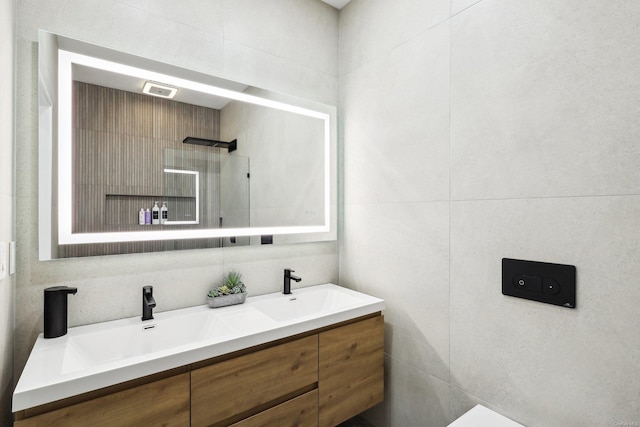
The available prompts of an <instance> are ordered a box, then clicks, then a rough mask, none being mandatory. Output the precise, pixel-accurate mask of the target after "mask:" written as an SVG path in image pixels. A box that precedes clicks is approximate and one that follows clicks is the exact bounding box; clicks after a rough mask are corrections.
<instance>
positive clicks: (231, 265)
mask: <svg viewBox="0 0 640 427" xmlns="http://www.w3.org/2000/svg"><path fill="white" fill-rule="evenodd" d="M17 16H18V40H17V43H18V44H17V55H18V60H17V65H18V75H19V76H20V78H19V79H18V83H17V115H16V117H17V135H18V140H19V143H18V144H17V168H16V180H17V194H18V197H17V238H18V243H19V245H20V251H19V257H18V277H19V280H18V282H17V290H16V293H17V295H16V298H17V302H16V307H17V312H16V352H15V354H16V357H15V370H16V372H17V373H18V374H19V373H20V371H21V370H22V368H23V366H24V363H25V362H26V358H27V356H28V353H29V351H30V349H31V346H32V345H33V342H34V340H35V337H36V335H37V333H39V332H40V331H41V330H42V311H43V307H42V303H43V298H42V292H43V289H44V288H46V287H48V286H54V285H70V286H77V287H78V294H77V295H75V296H72V297H71V298H70V299H69V324H70V326H76V325H81V324H87V323H92V322H97V321H104V320H111V319H117V318H123V317H129V316H136V315H139V311H140V292H141V287H142V286H143V285H145V284H152V285H154V296H155V299H156V301H157V304H158V306H157V309H156V310H157V311H166V310H170V309H175V308H179V307H186V306H193V305H199V304H203V303H205V300H204V298H205V295H206V291H207V289H208V288H209V287H210V286H211V285H212V284H214V283H216V282H217V281H218V280H219V279H220V278H221V276H222V274H223V272H224V271H227V270H230V269H237V270H239V271H240V272H242V273H243V274H244V278H245V283H246V284H247V287H248V291H249V293H250V294H253V295H257V294H262V293H267V292H276V291H278V290H280V288H281V286H282V274H283V269H284V268H285V267H293V268H295V269H296V271H297V272H298V273H300V276H301V277H302V278H303V282H302V283H300V285H301V286H302V285H305V286H308V285H313V284H317V283H323V282H328V281H336V280H337V276H338V270H337V243H336V242H323V243H308V244H300V245H288V246H287V245H281V246H276V245H274V246H272V247H243V248H229V249H210V250H193V251H177V252H170V253H149V254H136V255H126V256H107V257H92V258H82V259H68V260H56V261H47V262H40V261H38V253H37V191H38V188H37V182H38V180H37V178H38V170H37V167H38V165H37V146H38V141H37V134H38V133H37V130H38V126H37V111H38V109H37V79H36V77H37V61H36V59H37V56H36V55H37V49H36V44H35V43H36V41H37V30H38V29H39V28H42V29H45V30H48V31H51V32H57V33H59V34H62V35H66V36H68V37H72V38H77V39H81V40H84V41H87V42H90V43H95V44H99V45H103V46H106V47H109V48H112V49H118V50H122V51H126V52H129V53H133V54H137V55H140V56H144V57H149V58H153V59H156V60H159V61H163V62H167V63H170V64H174V65H179V66H182V67H185V68H191V69H194V70H197V71H201V72H205V73H210V74H216V75H219V76H221V77H223V78H229V79H234V80H238V81H241V82H243V83H246V84H249V85H255V86H258V87H263V88H266V89H269V90H272V91H276V92H283V93H288V94H290V95H294V96H299V97H303V98H308V99H312V100H314V101H319V102H323V103H327V104H333V105H337V92H338V79H337V75H338V58H337V52H338V38H337V37H338V36H337V34H338V14H337V11H336V10H335V9H333V8H331V7H330V6H328V5H326V4H324V3H322V2H319V1H317V0H302V1H301V0H276V1H270V2H264V1H261V0H234V1H228V0H217V1H211V0H192V1H185V2H180V4H179V6H178V5H176V4H175V2H173V1H169V0H162V1H153V2H146V1H138V0H119V1H111V2H104V1H100V0H71V1H68V0H53V1H38V0H21V1H20V2H18V5H17ZM292 34H295V35H296V37H291V35H292Z"/></svg>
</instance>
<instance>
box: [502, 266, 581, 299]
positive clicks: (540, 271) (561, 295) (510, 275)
mask: <svg viewBox="0 0 640 427" xmlns="http://www.w3.org/2000/svg"><path fill="white" fill-rule="evenodd" d="M502 294H503V295H509V296H512V297H518V298H525V299H530V300H533V301H539V302H546V303H547V304H554V305H559V306H562V307H568V308H576V267H575V266H573V265H567V264H552V263H549V262H538V261H525V260H520V259H511V258H502Z"/></svg>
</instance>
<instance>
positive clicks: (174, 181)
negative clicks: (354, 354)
mask: <svg viewBox="0 0 640 427" xmlns="http://www.w3.org/2000/svg"><path fill="white" fill-rule="evenodd" d="M39 107H40V135H39V139H40V154H39V156H40V157H39V161H40V180H39V183H40V190H39V193H40V194H39V198H40V208H39V209H40V212H39V219H40V227H39V228H40V236H39V241H40V259H54V258H65V257H76V256H92V255H105V254H119V253H134V252H148V251H164V250H178V249H192V248H210V247H231V246H242V245H259V244H271V243H291V242H304V241H320V240H334V239H335V238H336V191H335V188H336V157H335V156H336V151H335V147H336V111H335V108H334V107H331V106H327V105H323V104H319V103H315V102H311V101H308V100H303V99H299V98H294V97H291V96H286V95H283V94H277V93H274V92H270V91H268V90H265V89H260V88H256V87H252V86H247V85H244V84H241V83H238V82H234V81H230V80H225V79H221V78H218V77H215V76H210V75H205V74H201V73H198V72H194V71H191V70H187V69H184V68H179V67H176V66H173V65H169V64H164V63H160V62H157V61H154V60H152V59H147V58H141V57H138V56H133V55H130V54H126V53H123V52H118V51H114V50H110V49H107V48H103V47H99V46H95V45H91V44H88V43H84V42H80V41H77V40H73V39H69V38H66V37H62V36H59V35H55V34H52V33H48V32H44V31H41V33H40V37H39Z"/></svg>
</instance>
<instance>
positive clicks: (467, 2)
mask: <svg viewBox="0 0 640 427" xmlns="http://www.w3.org/2000/svg"><path fill="white" fill-rule="evenodd" d="M481 1H482V0H451V15H452V16H453V15H455V14H457V13H460V12H462V11H463V10H465V9H467V8H468V7H471V6H473V5H474V4H476V3H479V2H481Z"/></svg>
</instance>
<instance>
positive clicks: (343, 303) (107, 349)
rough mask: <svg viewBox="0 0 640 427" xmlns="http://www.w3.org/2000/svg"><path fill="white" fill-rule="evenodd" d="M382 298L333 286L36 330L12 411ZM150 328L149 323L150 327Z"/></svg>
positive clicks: (340, 315) (273, 335)
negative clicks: (62, 330) (61, 330)
mask: <svg viewBox="0 0 640 427" xmlns="http://www.w3.org/2000/svg"><path fill="white" fill-rule="evenodd" d="M384 307H385V304H384V300H381V299H379V298H375V297H372V296H369V295H365V294H362V293H360V292H356V291H353V290H350V289H347V288H343V287H340V286H337V285H334V284H324V285H317V286H310V287H305V288H298V289H294V290H293V294H292V295H283V294H282V293H280V292H278V293H273V294H267V295H260V296H255V297H248V298H247V301H246V302H245V303H244V304H241V305H234V306H229V307H224V308H216V309H211V308H209V307H208V306H207V305H203V306H197V307H191V308H186V309H181V310H173V311H167V312H162V313H154V318H155V319H154V320H149V321H144V322H143V321H142V320H141V319H140V317H133V318H129V319H122V320H115V321H111V322H104V323H98V324H93V325H86V326H79V327H75V328H69V331H68V333H67V335H64V336H62V337H59V338H53V339H45V338H44V337H43V335H42V334H40V335H39V336H38V339H37V340H36V343H35V345H34V347H33V349H32V350H31V354H30V355H29V359H28V360H27V364H26V366H25V368H24V371H23V372H22V375H21V376H20V379H19V380H18V384H17V386H16V389H15V391H14V393H13V411H14V412H17V411H21V410H23V409H27V408H31V407H34V406H38V405H42V404H45V403H49V402H53V401H56V400H60V399H64V398H67V397H71V396H75V395H78V394H82V393H86V392H89V391H93V390H97V389H100V388H103V387H108V386H111V385H114V384H118V383H121V382H125V381H129V380H133V379H136V378H141V377H144V376H147V375H151V374H155V373H158V372H162V371H166V370H168V369H173V368H177V367H180V366H184V365H188V364H190V363H195V362H198V361H202V360H206V359H209V358H212V357H216V356H220V355H223V354H227V353H231V352H234V351H237V350H242V349H245V348H249V347H252V346H255V345H259V344H264V343H267V342H270V341H274V340H278V339H281V338H286V337H288V336H292V335H296V334H299V333H303V332H308V331H312V330H314V329H318V328H323V327H325V326H330V325H332V324H335V323H338V322H343V321H346V320H351V319H355V318H357V317H360V316H365V315H367V314H372V313H376V312H379V311H382V310H383V309H384ZM148 326H153V328H150V329H147V327H148Z"/></svg>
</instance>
